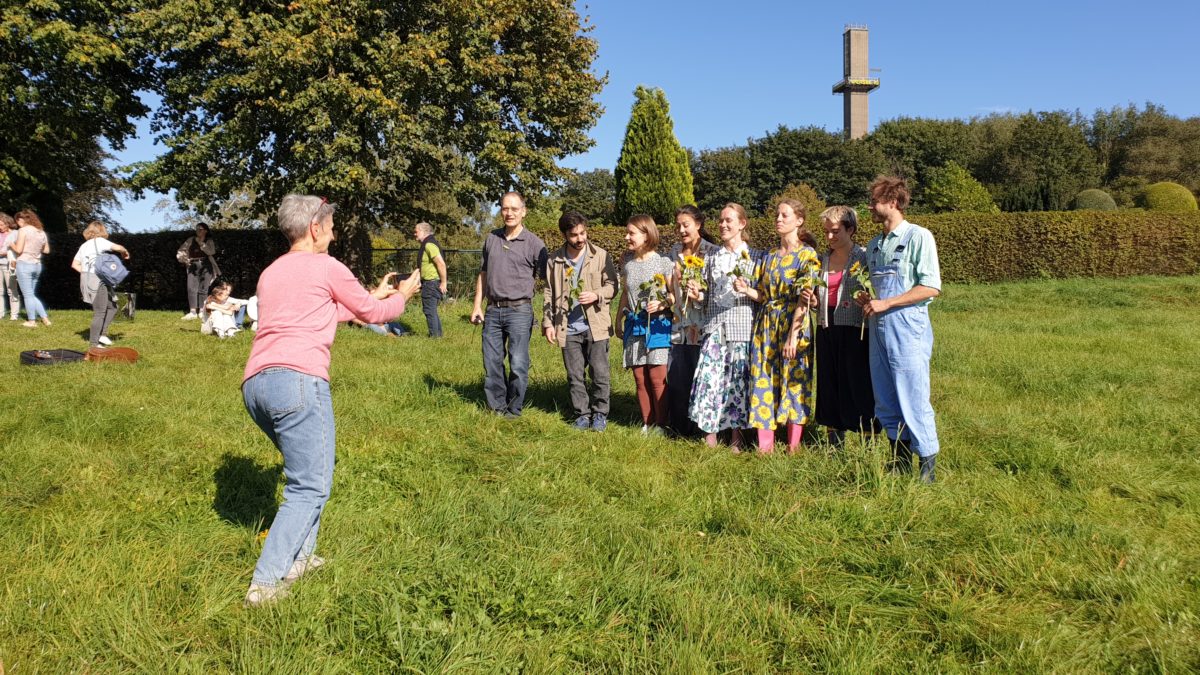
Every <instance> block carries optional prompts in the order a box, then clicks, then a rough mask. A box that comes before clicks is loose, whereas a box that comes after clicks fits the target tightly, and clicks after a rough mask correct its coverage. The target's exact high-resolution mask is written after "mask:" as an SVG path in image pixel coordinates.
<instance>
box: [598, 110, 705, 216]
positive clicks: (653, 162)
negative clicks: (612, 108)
mask: <svg viewBox="0 0 1200 675" xmlns="http://www.w3.org/2000/svg"><path fill="white" fill-rule="evenodd" d="M634 96H635V97H636V98H637V100H636V101H634V104H633V111H632V113H631V114H630V116H629V125H628V126H627V127H626V128H625V141H624V142H623V143H622V144H621V155H620V156H619V157H618V158H617V170H616V171H615V172H614V174H613V177H614V179H615V182H616V198H617V204H616V219H617V222H624V221H625V220H626V219H627V218H629V217H630V216H631V215H634V214H635V213H645V214H648V215H649V216H650V217H652V218H654V220H655V222H658V223H666V222H670V220H671V218H672V217H673V216H674V213H675V209H677V208H679V207H680V206H682V205H684V204H691V203H693V202H694V200H695V196H694V194H693V191H692V171H691V168H690V167H689V166H688V155H687V151H686V150H684V149H683V146H681V145H680V144H679V139H677V138H675V125H674V123H673V122H672V121H671V108H670V105H669V104H668V103H667V95H666V94H664V93H663V90H662V89H650V88H647V87H642V86H639V87H638V88H637V90H636V91H634Z"/></svg>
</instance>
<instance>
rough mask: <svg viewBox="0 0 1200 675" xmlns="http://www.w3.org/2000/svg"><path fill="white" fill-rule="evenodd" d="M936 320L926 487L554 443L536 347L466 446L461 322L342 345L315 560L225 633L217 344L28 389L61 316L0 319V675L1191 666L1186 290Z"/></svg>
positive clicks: (548, 383) (224, 463) (1196, 356)
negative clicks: (937, 449)
mask: <svg viewBox="0 0 1200 675" xmlns="http://www.w3.org/2000/svg"><path fill="white" fill-rule="evenodd" d="M934 307H935V309H934V311H933V316H934V322H935V329H936V332H937V344H936V347H935V354H934V373H933V380H934V382H933V386H934V396H935V399H934V407H935V409H936V410H937V413H938V422H939V427H940V432H941V437H942V448H943V452H942V454H941V459H940V460H939V463H938V474H939V483H938V484H937V485H935V486H932V487H922V486H919V485H917V484H916V483H915V482H913V481H911V480H906V479H897V478H893V477H891V476H888V475H886V474H884V473H883V472H882V471H881V470H880V467H881V464H882V459H883V454H884V448H883V447H881V446H880V445H878V444H876V445H872V444H870V443H862V442H860V441H858V440H857V439H856V440H855V441H854V442H853V443H852V444H851V447H850V448H849V449H848V451H847V452H846V453H845V454H844V455H843V456H835V455H833V454H832V453H831V452H830V451H829V449H828V448H827V447H823V446H820V445H817V446H809V448H808V449H807V451H806V452H804V453H803V454H801V455H799V456H796V457H786V456H774V457H769V458H759V457H754V456H748V455H742V456H734V455H732V454H730V453H729V452H727V451H725V450H709V449H707V448H705V447H703V446H702V445H700V444H694V443H685V442H679V441H671V440H665V439H653V438H652V439H649V440H647V439H644V438H643V437H641V436H640V435H639V434H638V431H637V426H636V425H635V424H634V422H633V418H634V417H635V416H636V412H635V411H636V404H635V402H634V399H633V393H632V391H633V385H632V380H631V378H630V377H629V376H628V375H627V374H626V373H624V372H622V371H620V370H617V369H614V413H613V417H614V422H615V424H613V425H612V426H610V427H609V431H608V432H607V433H605V434H602V435H599V434H581V433H578V432H575V431H573V430H572V429H571V428H570V427H569V425H568V423H567V422H566V421H565V419H566V416H567V413H566V411H564V410H563V409H562V408H563V407H564V406H565V405H566V403H565V402H566V400H567V397H566V388H565V382H564V374H563V369H562V365H561V361H560V359H559V356H558V353H557V350H555V349H552V348H551V347H550V346H548V345H546V344H545V341H541V342H537V341H535V343H534V344H535V346H534V349H533V362H534V365H533V374H532V378H531V384H530V401H529V409H528V410H527V413H526V415H525V416H524V417H522V418H521V419H519V420H516V421H511V422H508V421H504V420H501V419H499V418H497V417H494V416H490V415H488V414H485V412H484V411H483V409H482V407H481V398H482V393H481V378H482V368H481V365H480V357H479V334H478V329H477V328H475V327H473V326H471V325H470V324H468V323H466V322H465V321H464V320H463V317H464V316H465V314H466V312H467V311H468V309H469V307H468V306H466V305H464V304H461V303H460V304H456V305H451V306H448V307H447V308H446V315H445V316H446V322H447V332H448V335H447V338H446V339H445V340H444V341H441V342H432V341H429V340H428V339H426V338H422V337H407V338H402V339H394V340H389V339H385V338H380V337H376V336H374V335H371V334H368V333H366V332H364V331H358V330H343V331H341V332H340V333H339V335H338V340H337V343H336V344H335V346H334V357H333V395H334V405H335V407H336V411H337V419H338V424H339V443H338V466H337V471H336V475H335V481H334V494H333V498H332V499H331V501H330V503H329V506H328V509H327V511H326V516H325V518H324V521H323V527H322V529H321V543H320V546H319V552H320V553H322V555H324V556H327V557H328V558H329V559H330V560H331V564H330V565H328V566H327V567H326V568H323V569H322V570H320V571H319V572H316V573H314V574H313V575H312V577H310V578H307V577H306V578H305V580H304V581H302V582H301V583H299V584H297V585H296V586H295V587H294V589H293V590H294V593H293V596H292V597H291V598H289V599H287V600H286V601H284V602H282V603H281V604H279V605H277V606H275V607H272V608H268V609H259V610H247V609H243V608H242V606H241V600H242V596H243V594H244V593H245V589H246V585H247V584H248V583H249V578H250V572H251V570H252V568H253V565H254V561H255V560H256V558H257V555H258V551H259V547H260V545H261V540H260V538H259V532H260V531H261V530H262V529H263V527H264V525H263V523H264V521H266V522H268V523H269V521H270V518H271V516H272V515H273V513H274V509H275V508H276V499H277V494H278V490H279V488H280V468H281V467H280V463H279V457H278V454H277V453H276V452H275V450H274V449H273V448H272V447H271V446H270V444H269V443H268V441H267V440H266V438H265V437H264V436H263V435H262V434H261V433H260V432H259V431H258V430H257V429H256V428H255V427H254V426H253V425H252V423H251V422H250V420H249V418H248V417H247V416H246V414H245V412H244V411H243V409H242V405H241V398H240V394H239V391H238V385H239V382H240V378H241V372H242V366H243V364H244V363H245V360H246V355H247V353H248V350H249V345H250V341H251V336H250V335H249V334H243V335H240V336H237V337H235V338H234V339H231V340H228V341H224V342H222V341H218V340H216V339H215V338H205V337H202V336H201V335H199V334H198V333H195V332H193V331H194V330H195V328H196V324H195V323H186V324H185V323H184V322H181V321H179V319H178V317H179V314H177V313H149V312H144V313H142V314H139V315H138V317H137V320H136V321H135V322H133V323H118V324H116V325H115V326H114V328H113V330H112V334H113V336H114V337H115V338H117V340H118V342H117V344H119V345H127V346H132V347H135V348H136V349H138V350H139V351H140V352H141V354H142V361H141V362H140V363H138V364H137V365H135V366H117V365H100V366H97V365H92V364H74V365H67V366H60V367H54V368H30V367H22V366H19V365H18V359H17V353H18V352H19V351H21V350H23V349H32V348H57V347H73V348H79V349H82V347H83V345H84V340H83V338H82V337H81V335H85V333H83V332H82V331H85V330H86V328H87V321H88V317H89V316H90V312H86V311H55V312H53V313H52V319H53V320H54V321H55V324H54V326H53V327H51V328H38V329H24V328H21V327H20V325H19V323H18V322H10V321H7V320H4V321H3V323H2V324H0V339H2V340H3V343H4V345H5V346H6V348H7V349H6V354H7V356H5V358H4V359H3V360H2V362H0V378H3V391H4V393H5V396H4V398H5V399H6V401H7V405H6V410H5V414H3V415H0V439H2V441H0V442H2V444H3V451H2V453H0V662H2V667H0V670H4V671H5V672H7V673H8V674H9V675H12V674H18V673H33V672H68V671H92V672H113V671H154V672H213V671H216V672H221V671H229V670H235V671H243V672H272V673H293V672H295V673H308V672H380V671H383V672H397V671H405V672H448V671H460V672H461V671H465V672H477V671H525V672H564V671H565V672H606V671H631V672H674V673H701V672H718V671H720V672H730V671H746V672H764V671H814V670H815V671H841V672H869V671H881V670H882V671H916V672H929V671H960V670H984V671H1061V672H1079V671H1117V670H1127V671H1138V672H1188V671H1191V672H1196V671H1198V670H1200V462H1198V458H1200V453H1198V450H1197V448H1198V447H1200V405H1198V403H1200V401H1198V399H1197V392H1198V391H1200V369H1198V368H1197V364H1198V363H1200V278H1196V277H1191V278H1171V279H1159V278H1139V279H1127V280H1120V281H1112V280H1076V281H1065V282H1057V281H1054V282H1031V283H1013V284H1006V285H997V286H955V287H951V288H949V289H947V292H946V293H945V297H944V299H943V300H939V301H938V302H937V303H935V305H934ZM418 310H419V307H412V308H410V311H409V313H408V314H407V316H406V321H407V322H408V323H409V324H410V325H411V326H412V327H413V328H415V329H417V330H418V331H423V329H424V320H423V319H422V318H421V317H420V314H419V311H418ZM616 358H619V357H617V355H616V354H615V353H614V360H615V359H616Z"/></svg>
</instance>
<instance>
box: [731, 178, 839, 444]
mask: <svg viewBox="0 0 1200 675" xmlns="http://www.w3.org/2000/svg"><path fill="white" fill-rule="evenodd" d="M804 217H805V209H804V204H802V203H800V202H799V201H796V200H794V199H785V200H783V201H781V202H780V203H779V206H778V207H777V208H776V210H775V231H776V232H777V233H778V234H779V248H778V249H776V250H774V251H771V253H770V254H769V255H767V257H766V258H765V259H764V260H763V262H762V266H761V270H760V272H759V276H758V283H757V284H755V285H754V286H753V287H748V288H746V289H745V291H744V292H745V293H746V295H747V296H748V297H750V298H751V299H752V300H754V301H756V302H758V303H760V304H761V308H760V310H759V312H758V316H757V318H756V319H755V321H754V334H753V340H752V341H751V344H750V381H751V383H752V385H751V386H752V391H751V396H750V426H751V427H753V428H754V429H756V430H757V431H758V451H759V452H760V453H764V454H766V453H770V452H772V451H773V450H774V448H775V430H776V429H777V428H779V427H781V426H786V428H787V444H788V452H789V453H791V452H795V450H796V447H797V446H798V445H799V444H800V438H801V436H803V434H804V425H805V424H807V423H808V418H809V415H810V414H811V412H812V409H811V406H812V353H811V350H809V345H810V344H811V343H812V332H811V329H810V328H809V321H808V316H807V313H801V314H800V315H799V317H798V319H799V320H798V321H797V322H796V323H797V325H795V326H794V325H793V314H794V313H795V311H796V307H797V305H798V304H800V302H801V291H802V290H803V289H805V288H807V289H808V290H809V293H806V294H804V300H803V303H804V306H805V307H807V306H808V299H809V298H810V297H811V289H812V288H813V283H814V282H809V283H808V284H805V283H804V282H803V280H804V279H805V278H808V279H812V278H813V277H815V276H817V274H818V273H819V270H820V262H819V260H818V258H817V252H816V250H815V249H814V248H813V247H814V246H815V245H816V243H817V240H816V238H815V237H813V235H812V234H811V233H810V232H809V231H808V230H807V229H806V228H805V227H804ZM741 283H745V282H744V281H743V282H741ZM793 328H795V330H793Z"/></svg>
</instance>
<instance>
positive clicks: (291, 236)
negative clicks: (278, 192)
mask: <svg viewBox="0 0 1200 675" xmlns="http://www.w3.org/2000/svg"><path fill="white" fill-rule="evenodd" d="M332 215H333V204H330V203H329V202H328V201H326V200H325V198H324V197H314V196H312V195H298V194H290V195H285V196H284V198H283V201H282V202H280V204H279V212H278V213H277V214H276V217H277V218H278V220H279V229H280V230H283V235H284V236H285V237H287V239H288V241H289V242H292V243H295V242H297V241H299V240H300V239H303V238H304V233H305V232H307V231H308V224H309V223H311V222H313V221H316V222H318V223H320V222H323V221H324V220H325V219H326V218H329V217H330V216H332Z"/></svg>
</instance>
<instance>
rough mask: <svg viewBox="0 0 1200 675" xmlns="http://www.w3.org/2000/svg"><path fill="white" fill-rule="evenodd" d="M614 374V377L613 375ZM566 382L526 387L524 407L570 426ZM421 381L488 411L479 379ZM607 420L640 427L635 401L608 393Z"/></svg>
mask: <svg viewBox="0 0 1200 675" xmlns="http://www.w3.org/2000/svg"><path fill="white" fill-rule="evenodd" d="M618 372H619V371H618ZM616 374H617V373H614V375H616ZM566 378H567V375H566V373H565V372H564V373H563V379H562V381H561V382H560V383H559V384H554V385H551V386H545V385H541V384H535V383H530V385H529V387H528V388H527V389H526V390H525V407H526V408H528V409H536V410H541V411H543V412H547V413H550V414H552V415H558V416H559V417H560V418H561V419H562V420H563V421H564V422H574V421H575V411H574V410H573V409H572V408H571V395H570V392H569V391H568V389H567V379H566ZM422 379H423V380H424V383H425V387H426V388H427V389H428V390H429V393H431V394H432V393H435V392H436V391H437V390H439V389H441V390H443V391H449V392H453V393H454V395H455V396H457V397H458V398H459V399H460V400H461V401H463V402H465V403H470V404H473V405H476V406H479V407H480V408H483V409H485V410H486V409H487V407H488V406H487V397H486V396H485V395H484V393H483V380H482V379H480V380H474V381H472V382H465V383H464V382H450V381H448V380H439V379H438V378H436V377H434V376H433V375H430V374H428V373H426V374H425V375H424V376H422ZM608 416H609V419H610V420H612V421H615V422H617V423H618V424H627V425H629V426H636V427H640V426H641V425H642V418H641V413H640V412H638V405H637V398H635V397H634V396H633V395H632V394H627V393H624V392H612V393H610V394H609V415H608Z"/></svg>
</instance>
